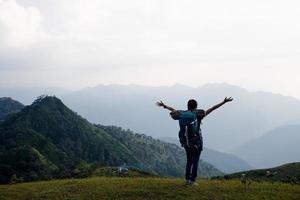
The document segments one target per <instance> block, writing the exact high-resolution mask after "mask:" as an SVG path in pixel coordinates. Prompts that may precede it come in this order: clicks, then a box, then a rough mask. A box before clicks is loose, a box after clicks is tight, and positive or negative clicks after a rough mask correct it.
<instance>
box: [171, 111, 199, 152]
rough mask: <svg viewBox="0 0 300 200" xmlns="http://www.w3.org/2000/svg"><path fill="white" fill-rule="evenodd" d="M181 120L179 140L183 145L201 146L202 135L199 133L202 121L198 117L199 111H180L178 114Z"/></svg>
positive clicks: (177, 117)
mask: <svg viewBox="0 0 300 200" xmlns="http://www.w3.org/2000/svg"><path fill="white" fill-rule="evenodd" d="M176 119H177V120H179V127H180V130H179V134H178V136H179V141H180V143H181V145H182V146H183V147H188V148H201V150H202V137H201V135H200V133H199V130H200V127H199V126H200V123H199V121H198V119H197V113H196V112H192V111H180V113H178V115H177V116H176Z"/></svg>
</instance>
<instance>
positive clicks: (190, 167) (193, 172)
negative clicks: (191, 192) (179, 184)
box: [185, 147, 201, 181]
mask: <svg viewBox="0 0 300 200" xmlns="http://www.w3.org/2000/svg"><path fill="white" fill-rule="evenodd" d="M185 152H186V160H187V162H186V168H185V179H186V180H191V181H195V180H196V177H197V171H198V161H199V158H200V154H201V149H200V148H187V147H186V148H185Z"/></svg>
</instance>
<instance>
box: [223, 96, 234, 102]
mask: <svg viewBox="0 0 300 200" xmlns="http://www.w3.org/2000/svg"><path fill="white" fill-rule="evenodd" d="M231 101H233V98H232V97H225V99H224V103H227V102H231Z"/></svg>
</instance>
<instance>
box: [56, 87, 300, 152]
mask: <svg viewBox="0 0 300 200" xmlns="http://www.w3.org/2000/svg"><path fill="white" fill-rule="evenodd" d="M225 96H233V97H234V102H232V103H230V104H226V105H225V106H224V107H222V108H220V110H217V111H215V112H214V113H212V114H211V115H210V116H208V117H207V118H206V119H204V120H203V124H202V130H203V137H204V145H205V146H206V147H208V148H211V149H215V150H218V151H222V152H228V153H229V152H231V151H232V150H234V149H235V148H237V147H238V146H240V145H242V144H244V143H245V142H248V141H249V140H251V139H255V138H257V137H259V136H261V135H263V134H264V133H266V132H267V131H270V130H272V129H274V128H277V127H279V126H282V125H286V124H293V123H297V122H299V121H300V101H298V100H297V99H294V98H291V97H285V96H282V95H277V94H272V93H264V92H248V91H246V90H244V89H242V88H239V87H236V86H231V85H227V84H208V85H204V86H202V87H197V88H192V87H188V86H184V85H174V86H171V87H144V86H137V85H130V86H122V85H109V86H104V85H99V86H97V87H93V88H85V89H82V90H79V91H76V92H72V93H69V94H67V95H63V96H61V98H62V99H63V100H64V102H66V104H67V105H68V106H70V107H71V108H72V109H73V110H75V111H77V112H79V113H81V114H82V115H83V116H84V117H86V118H87V119H88V120H90V121H92V122H94V123H100V122H101V123H103V124H106V125H111V124H118V125H120V126H122V127H124V128H130V129H132V130H134V131H136V132H140V133H145V134H146V135H150V136H153V137H156V138H159V137H177V133H178V124H177V122H176V121H174V120H172V119H171V118H170V117H169V112H168V111H166V110H163V109H161V108H157V107H156V106H155V102H156V101H157V100H163V101H164V102H165V103H166V104H168V105H170V106H173V107H175V108H177V109H186V104H187V101H188V99H190V98H195V99H196V100H198V103H199V108H204V109H207V108H209V107H210V106H212V105H215V104H216V103H219V102H220V101H222V100H223V98H224V97H225ZM235 152H236V151H235ZM238 155H239V154H238Z"/></svg>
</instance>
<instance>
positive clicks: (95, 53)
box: [0, 0, 300, 97]
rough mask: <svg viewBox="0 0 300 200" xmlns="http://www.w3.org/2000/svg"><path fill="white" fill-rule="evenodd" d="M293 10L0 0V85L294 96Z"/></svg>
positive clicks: (194, 1) (154, 0)
mask: <svg viewBox="0 0 300 200" xmlns="http://www.w3.org/2000/svg"><path fill="white" fill-rule="evenodd" d="M299 6H300V3H299V1H296V0H287V1H284V2H283V1H281V0H263V1H262V0H260V1H256V0H246V1H240V0H228V1H223V0H211V1H207V0H206V1H204V0H185V1H182V0H127V1H124V0H101V1H99V0H89V1H84V0H63V1H62V0H43V1H40V0H17V1H16V0H5V1H4V0H0V37H1V38H0V45H1V46H0V64H1V65H0V70H1V69H2V70H4V68H5V70H6V72H5V75H1V71H0V79H1V80H0V83H13V82H14V81H13V80H9V81H8V78H9V73H10V74H12V75H11V77H16V76H14V75H13V73H18V75H19V76H20V77H22V74H23V75H24V76H26V77H24V78H23V79H22V78H18V79H16V80H15V82H16V83H20V84H22V82H27V83H29V82H31V83H32V84H39V83H43V84H46V83H47V82H48V83H49V84H52V85H53V84H58V85H61V86H69V87H71V86H72V85H73V86H74V87H78V86H80V87H83V86H87V85H91V84H97V83H123V84H127V83H138V84H148V85H159V84H172V83H176V82H181V83H187V84H190V85H200V84H203V83H205V82H216V81H218V82H229V83H233V84H238V85H241V86H244V87H247V88H250V89H253V90H255V89H263V90H271V91H276V92H281V93H284V94H293V95H294V94H295V92H294V91H296V90H297V88H298V86H299V85H300V79H299V80H298V78H297V76H296V75H297V74H299V73H300V70H299V67H298V66H299V65H300V49H299V48H298V47H299V46H300V38H299V35H300V23H298V22H299V20H300V12H298V8H299ZM8 47H10V48H8ZM11 47H13V49H12V48H11ZM24 47H26V48H24ZM1 50H2V51H1ZM9 68H10V69H11V71H9V70H8V69H9ZM18 69H21V70H19V71H18ZM24 69H26V73H23V70H24ZM188 70H190V71H191V72H192V75H190V73H189V72H188ZM145 72H147V73H145ZM2 74H4V73H2ZM38 74H40V76H38ZM45 74H47V75H48V77H47V78H43V77H44V76H45ZM70 74H72V75H73V79H72V78H70ZM198 74H200V75H198ZM199 76H200V77H201V78H199ZM280 76H283V77H284V78H282V80H279V81H278V79H280ZM64 77H66V78H64ZM199 79H201V80H199ZM66 80H68V81H66ZM297 95H298V96H299V97H300V94H297Z"/></svg>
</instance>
